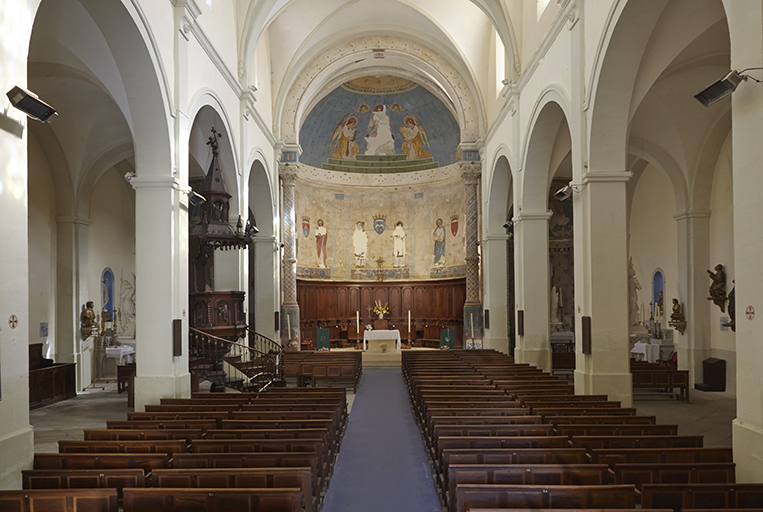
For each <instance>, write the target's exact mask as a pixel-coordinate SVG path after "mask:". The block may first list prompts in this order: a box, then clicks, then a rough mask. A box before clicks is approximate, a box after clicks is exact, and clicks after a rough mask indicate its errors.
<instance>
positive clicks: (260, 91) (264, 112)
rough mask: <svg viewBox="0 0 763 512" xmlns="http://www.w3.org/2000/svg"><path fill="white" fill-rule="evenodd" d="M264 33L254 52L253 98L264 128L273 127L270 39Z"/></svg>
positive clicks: (266, 33)
mask: <svg viewBox="0 0 763 512" xmlns="http://www.w3.org/2000/svg"><path fill="white" fill-rule="evenodd" d="M269 33H270V32H268V31H266V32H265V33H264V34H263V35H262V37H261V38H260V42H259V43H258V44H257V50H256V51H255V58H256V59H257V83H256V84H255V85H256V86H257V92H256V93H254V97H255V98H257V103H256V104H255V106H254V107H255V108H256V109H257V112H258V113H259V114H260V117H261V118H262V121H263V122H264V124H265V126H267V127H271V126H273V86H272V84H271V82H270V70H271V67H272V66H271V65H270V38H269V37H268V34H269Z"/></svg>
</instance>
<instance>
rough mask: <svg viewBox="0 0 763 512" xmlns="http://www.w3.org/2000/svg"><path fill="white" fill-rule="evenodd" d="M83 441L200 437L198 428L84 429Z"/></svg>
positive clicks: (159, 439)
mask: <svg viewBox="0 0 763 512" xmlns="http://www.w3.org/2000/svg"><path fill="white" fill-rule="evenodd" d="M83 432H84V434H85V441H180V440H182V441H186V442H190V440H191V439H201V436H202V432H201V430H198V429H177V430H173V429H156V430H140V429H108V428H104V429H86V430H84V431H83Z"/></svg>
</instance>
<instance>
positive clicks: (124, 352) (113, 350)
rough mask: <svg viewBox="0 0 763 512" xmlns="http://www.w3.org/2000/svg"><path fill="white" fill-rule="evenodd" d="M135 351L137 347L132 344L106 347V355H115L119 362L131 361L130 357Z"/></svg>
mask: <svg viewBox="0 0 763 512" xmlns="http://www.w3.org/2000/svg"><path fill="white" fill-rule="evenodd" d="M134 353H135V349H134V348H132V347H131V346H130V345H120V346H118V347H106V357H113V358H114V359H118V361H117V364H125V363H129V362H130V359H131V358H130V357H129V356H131V355H132V354H134Z"/></svg>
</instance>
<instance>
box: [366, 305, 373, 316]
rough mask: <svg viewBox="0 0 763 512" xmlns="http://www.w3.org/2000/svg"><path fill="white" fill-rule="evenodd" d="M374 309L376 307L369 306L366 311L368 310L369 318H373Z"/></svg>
mask: <svg viewBox="0 0 763 512" xmlns="http://www.w3.org/2000/svg"><path fill="white" fill-rule="evenodd" d="M373 309H374V308H372V307H371V306H368V307H367V308H366V311H368V318H371V310H373Z"/></svg>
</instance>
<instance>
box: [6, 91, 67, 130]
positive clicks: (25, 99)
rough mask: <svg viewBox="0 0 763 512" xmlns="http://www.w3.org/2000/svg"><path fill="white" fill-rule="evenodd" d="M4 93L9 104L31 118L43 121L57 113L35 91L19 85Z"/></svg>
mask: <svg viewBox="0 0 763 512" xmlns="http://www.w3.org/2000/svg"><path fill="white" fill-rule="evenodd" d="M6 95H7V96H8V99H9V100H11V105H13V106H14V107H15V108H17V109H19V110H21V111H22V112H23V113H25V114H26V115H28V116H29V117H31V118H32V119H37V120H38V121H41V122H43V123H45V122H47V120H48V118H50V116H52V115H58V112H56V109H54V108H53V107H51V106H50V105H48V104H47V103H45V102H44V101H42V100H41V99H40V98H39V97H38V96H37V95H36V94H35V93H33V92H31V91H27V90H26V89H22V88H21V87H18V86H16V87H14V88H13V89H11V90H10V91H8V92H7V93H6Z"/></svg>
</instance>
